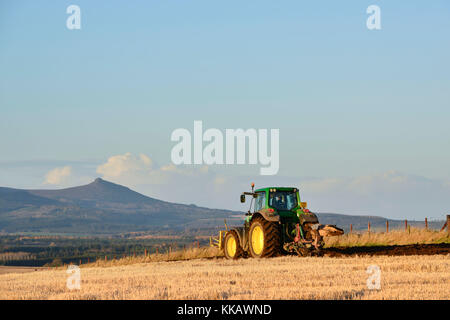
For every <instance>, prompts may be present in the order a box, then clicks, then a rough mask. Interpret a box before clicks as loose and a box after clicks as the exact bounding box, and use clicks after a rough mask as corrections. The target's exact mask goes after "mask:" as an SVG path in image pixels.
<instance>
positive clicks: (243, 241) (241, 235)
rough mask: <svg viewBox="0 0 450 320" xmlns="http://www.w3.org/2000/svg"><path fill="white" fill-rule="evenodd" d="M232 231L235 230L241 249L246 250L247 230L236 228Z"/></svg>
mask: <svg viewBox="0 0 450 320" xmlns="http://www.w3.org/2000/svg"><path fill="white" fill-rule="evenodd" d="M232 230H235V231H236V232H237V234H238V236H239V243H240V244H241V247H242V248H243V249H244V250H246V249H247V242H248V241H247V240H248V228H245V227H236V228H233V229H232Z"/></svg>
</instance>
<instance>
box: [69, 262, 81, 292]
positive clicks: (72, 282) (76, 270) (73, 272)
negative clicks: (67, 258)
mask: <svg viewBox="0 0 450 320" xmlns="http://www.w3.org/2000/svg"><path fill="white" fill-rule="evenodd" d="M66 273H68V274H70V276H69V277H68V278H67V282H66V286H67V289H69V290H80V289H81V271H80V267H79V266H76V265H73V264H71V265H69V266H68V267H67V270H66Z"/></svg>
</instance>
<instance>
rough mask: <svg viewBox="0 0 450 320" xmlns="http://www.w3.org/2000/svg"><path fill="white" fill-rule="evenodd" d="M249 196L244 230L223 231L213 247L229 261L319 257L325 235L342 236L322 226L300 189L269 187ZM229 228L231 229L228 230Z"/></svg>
mask: <svg viewBox="0 0 450 320" xmlns="http://www.w3.org/2000/svg"><path fill="white" fill-rule="evenodd" d="M246 196H250V197H251V200H250V209H249V211H248V212H247V213H246V217H245V222H244V225H243V226H242V227H236V228H232V229H230V230H225V231H221V232H220V233H219V237H218V238H211V244H212V245H216V246H217V247H219V249H221V250H223V252H224V254H225V257H226V258H227V259H239V258H241V257H246V256H248V255H250V256H251V257H253V258H264V257H274V256H277V255H280V254H287V253H296V254H298V255H300V256H311V255H320V254H321V253H320V249H321V248H322V247H323V245H324V242H323V237H324V236H334V235H342V234H344V231H343V230H342V229H340V228H338V227H336V226H334V225H322V224H319V221H318V219H317V216H316V215H315V214H314V213H312V212H311V211H309V210H308V209H307V203H306V202H301V201H300V195H299V192H298V189H297V188H285V187H270V188H261V189H257V190H255V191H254V184H253V183H252V191H251V192H244V193H242V194H241V202H242V203H244V202H245V200H246ZM227 229H228V228H227Z"/></svg>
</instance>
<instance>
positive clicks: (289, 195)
mask: <svg viewBox="0 0 450 320" xmlns="http://www.w3.org/2000/svg"><path fill="white" fill-rule="evenodd" d="M297 205H298V202H297V193H296V192H294V191H276V192H270V196H269V206H270V207H272V208H274V209H277V210H292V209H294V208H296V207H297Z"/></svg>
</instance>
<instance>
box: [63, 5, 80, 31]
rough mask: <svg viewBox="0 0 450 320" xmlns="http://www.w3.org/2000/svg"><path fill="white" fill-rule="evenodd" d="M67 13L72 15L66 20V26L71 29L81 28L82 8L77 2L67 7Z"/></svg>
mask: <svg viewBox="0 0 450 320" xmlns="http://www.w3.org/2000/svg"><path fill="white" fill-rule="evenodd" d="M66 13H67V14H70V16H69V17H68V18H67V20H66V27H67V29H69V30H80V29H81V9H80V7H79V6H77V5H75V4H71V5H70V6H68V7H67V9H66Z"/></svg>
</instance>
